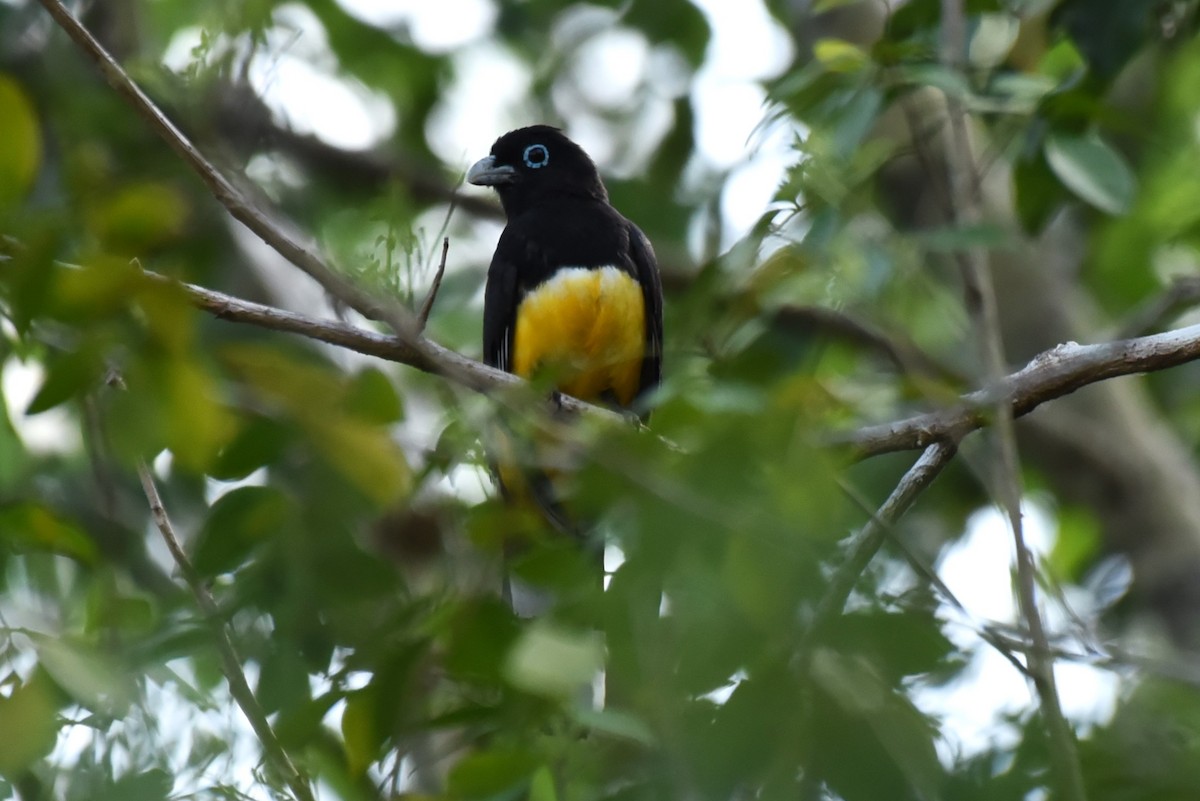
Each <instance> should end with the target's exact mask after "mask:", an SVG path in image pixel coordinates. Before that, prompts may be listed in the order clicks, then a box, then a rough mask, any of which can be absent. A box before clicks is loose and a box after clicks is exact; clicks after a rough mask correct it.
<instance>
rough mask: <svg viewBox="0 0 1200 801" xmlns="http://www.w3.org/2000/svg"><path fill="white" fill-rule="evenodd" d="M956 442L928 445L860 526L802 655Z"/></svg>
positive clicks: (802, 646)
mask: <svg viewBox="0 0 1200 801" xmlns="http://www.w3.org/2000/svg"><path fill="white" fill-rule="evenodd" d="M955 450H956V446H955V444H954V443H952V442H936V443H934V444H933V445H931V446H930V447H928V448H927V449H926V450H925V452H924V453H922V454H921V456H920V458H918V459H917V461H916V462H915V463H914V464H913V466H912V467H910V468H909V469H908V472H907V473H905V474H904V477H903V478H901V479H900V483H899V484H897V485H896V488H895V489H894V490H892V494H891V495H889V496H888V498H887V500H886V501H884V502H883V505H882V506H880V507H879V511H878V512H876V513H875V514H874V515H872V516H871V518H870V519H869V520H868V521H867V523H866V525H864V526H863V527H862V529H860V530H859V532H858V534H856V535H855V536H854V537H853V539H851V540H850V542H849V544H848V545H847V547H846V551H847V554H846V558H845V559H844V560H843V561H842V564H841V565H839V566H838V569H837V571H836V572H835V573H834V574H833V576H832V577H830V579H829V584H828V586H827V587H826V588H825V594H824V595H823V596H821V600H820V602H819V603H818V604H817V610H816V613H815V615H814V619H813V622H812V624H811V625H810V626H809V627H808V628H807V629H806V630H805V632H804V634H803V636H802V637H801V639H800V644H799V646H798V647H797V651H798V652H799V653H800V654H801V659H803V660H805V661H806V662H807V660H809V659H811V658H812V655H813V644H814V643H815V642H816V640H817V638H818V637H820V635H821V634H822V633H823V632H824V631H825V628H826V627H827V626H828V625H830V623H832V621H833V620H834V619H835V618H837V616H838V615H840V614H841V612H842V609H843V608H845V606H846V600H847V599H848V598H849V597H850V593H851V592H852V591H853V590H854V585H855V584H856V583H857V582H858V577H859V576H861V575H862V572H863V571H864V570H866V569H867V565H869V564H870V563H871V560H872V559H874V558H875V554H876V553H878V552H879V549H880V548H881V547H883V543H884V542H885V541H886V540H887V537H888V531H889V530H890V527H891V526H892V525H893V524H894V523H895V522H896V521H897V520H899V519H900V516H901V515H902V514H904V513H905V512H906V511H907V510H908V507H910V506H912V504H913V501H915V500H916V499H917V497H918V496H919V495H920V494H921V493H922V492H924V490H925V488H926V487H928V486H929V485H930V484H931V483H933V480H934V479H935V478H937V476H938V474H939V473H941V472H942V468H944V467H945V466H946V465H947V464H949V463H950V460H951V459H952V458H953V457H954V452H955Z"/></svg>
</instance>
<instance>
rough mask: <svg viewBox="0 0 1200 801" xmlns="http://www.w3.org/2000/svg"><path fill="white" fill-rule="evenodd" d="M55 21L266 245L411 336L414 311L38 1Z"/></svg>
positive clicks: (59, 11) (57, 10)
mask: <svg viewBox="0 0 1200 801" xmlns="http://www.w3.org/2000/svg"><path fill="white" fill-rule="evenodd" d="M39 1H40V2H41V4H42V6H43V7H44V8H45V9H46V10H47V11H48V12H50V15H51V16H52V17H54V20H55V22H57V23H58V24H59V26H60V27H61V28H62V29H63V30H64V31H66V32H67V34H68V35H69V36H70V37H71V39H73V40H74V41H75V43H76V44H77V45H78V46H79V48H80V49H81V50H83V52H84V53H86V54H87V55H88V57H89V58H90V59H91V60H92V61H93V62H94V63H95V64H96V66H97V67H99V68H100V72H101V73H102V74H103V75H104V79H105V80H106V81H108V84H109V85H110V86H111V87H112V88H113V89H115V90H116V91H117V93H118V94H120V95H121V96H122V97H124V98H125V100H126V101H127V102H129V104H130V105H132V106H133V108H134V109H135V110H136V111H137V112H138V114H140V115H141V116H142V118H143V119H144V120H145V121H146V122H147V123H148V124H149V125H150V127H151V128H152V129H153V130H154V132H155V133H157V134H158V135H159V136H160V137H161V138H162V139H163V141H165V142H166V143H167V144H168V145H169V146H170V147H171V149H172V150H174V151H175V153H176V154H177V155H178V156H179V157H180V158H182V159H183V161H184V162H185V163H186V164H187V165H188V166H189V167H191V169H192V171H193V172H195V173H196V175H198V176H199V177H200V180H202V181H203V182H204V184H205V186H207V187H208V189H209V191H210V192H211V193H212V195H213V197H215V198H216V199H217V201H218V202H220V203H221V205H223V206H224V207H225V208H226V210H228V212H229V213H230V215H232V216H233V218H234V219H236V220H237V221H238V222H240V223H242V224H243V225H245V226H246V227H247V228H249V229H250V230H251V231H253V232H254V233H255V234H257V235H258V236H259V237H260V238H261V239H262V240H263V241H264V242H265V243H267V245H269V246H270V247H271V248H273V249H274V250H276V251H277V252H278V253H279V254H280V255H281V256H283V257H284V258H285V259H287V260H288V261H289V262H291V263H292V264H294V265H295V266H296V267H298V268H299V269H300V270H302V271H303V272H305V273H306V274H308V275H309V276H310V277H312V278H313V279H314V280H315V281H316V282H317V283H319V284H320V285H321V286H322V287H323V288H324V289H325V290H326V291H327V292H329V293H330V294H331V295H333V296H334V297H336V298H337V299H338V300H340V301H342V302H343V303H345V304H346V305H347V306H349V307H350V308H352V309H354V310H355V311H357V312H359V313H360V314H362V315H364V316H365V317H368V318H370V319H373V320H381V321H384V322H386V323H387V324H388V325H389V326H391V327H392V329H393V330H394V331H396V333H397V334H399V335H401V336H410V337H411V336H412V333H413V331H414V330H415V324H414V322H413V320H412V319H411V315H409V314H407V312H406V311H405V310H404V309H403V308H401V307H400V305H399V304H397V303H384V302H381V301H379V300H378V299H376V298H372V297H371V296H370V295H369V294H367V293H366V292H364V291H363V290H362V289H360V288H359V287H357V286H355V285H354V284H353V283H351V282H350V281H348V280H347V279H346V278H345V277H343V276H342V275H341V274H340V273H338V272H337V271H336V270H335V269H334V268H333V267H331V266H330V265H329V264H328V263H326V261H325V259H324V258H323V257H322V256H321V255H320V252H319V250H318V248H317V246H316V244H315V243H314V242H312V241H310V240H308V239H307V237H305V236H303V235H302V234H300V233H299V232H297V231H289V230H286V229H285V227H284V225H283V224H282V223H281V222H279V221H278V220H276V219H275V218H274V217H272V216H271V215H269V214H267V213H266V212H264V211H263V210H261V209H259V208H258V207H257V206H255V205H254V204H253V203H251V202H250V201H249V200H248V199H247V198H246V196H245V194H244V193H243V192H242V191H241V190H239V189H238V188H237V187H236V186H234V184H233V182H231V181H230V180H229V179H228V178H226V177H225V176H224V175H223V174H222V173H221V172H220V170H218V169H217V168H216V167H215V166H213V164H212V163H211V162H209V161H208V159H206V158H205V157H204V155H203V154H202V153H201V152H200V151H199V150H198V149H197V148H196V146H195V145H193V144H192V143H191V141H189V140H188V138H187V137H186V136H184V134H183V132H181V131H180V130H179V128H177V127H176V126H175V124H174V123H173V122H171V120H169V119H168V118H167V116H166V115H165V114H163V112H162V111H161V110H160V109H159V108H158V107H157V106H156V105H155V104H154V101H152V100H151V99H150V98H149V97H148V96H147V95H146V93H145V92H143V91H142V89H141V87H140V86H138V85H137V84H136V83H134V81H133V79H132V78H130V77H129V75H128V74H127V73H126V72H125V70H124V69H122V68H121V65H120V64H118V63H117V62H116V60H115V59H114V58H113V57H112V56H111V55H109V53H108V52H107V51H106V50H105V49H104V46H103V45H101V44H100V43H99V42H98V41H96V38H95V37H94V36H92V34H91V32H89V31H88V30H87V28H85V27H84V26H83V25H82V24H81V23H80V22H79V20H77V19H76V18H75V17H74V16H72V14H71V12H70V11H68V10H67V8H66V7H65V6H64V5H63V4H62V3H61V2H60V1H59V0H39Z"/></svg>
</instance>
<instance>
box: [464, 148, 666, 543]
mask: <svg viewBox="0 0 1200 801" xmlns="http://www.w3.org/2000/svg"><path fill="white" fill-rule="evenodd" d="M467 180H468V181H470V182H471V183H473V184H477V185H479V186H491V187H493V188H495V190H496V192H497V193H498V194H499V195H500V202H501V204H502V205H503V206H504V214H505V216H506V217H507V220H508V223H507V225H506V226H505V228H504V232H503V233H502V234H501V235H500V241H499V243H498V244H497V245H496V252H495V254H494V255H493V256H492V263H491V266H490V267H489V269H488V276H487V289H486V292H485V294H484V307H483V358H484V361H485V362H486V363H487V364H489V365H491V366H493V367H498V368H500V369H502V370H506V371H508V372H511V373H515V374H517V375H520V376H523V377H525V378H536V377H538V376H542V375H544V376H546V377H547V379H548V380H549V381H550V383H551V385H552V386H553V387H554V388H555V389H556V390H557V391H559V392H563V393H565V394H568V395H572V396H574V397H577V398H579V399H581V400H586V401H590V402H593V403H599V404H603V405H607V406H611V407H614V408H618V409H623V410H633V411H635V412H638V413H640V414H642V415H644V414H645V412H646V409H645V406H644V404H643V403H642V401H643V399H644V397H645V395H646V394H647V393H648V392H649V391H650V390H651V389H653V388H654V387H655V386H656V385H657V384H658V382H659V378H660V375H661V372H662V331H663V323H662V286H661V282H660V280H659V275H658V265H657V262H656V261H655V258H654V250H653V249H652V248H651V246H650V242H649V241H648V240H647V239H646V236H645V234H643V233H642V231H641V229H639V228H638V227H637V226H636V225H634V224H633V223H632V222H630V221H629V220H627V219H625V218H624V217H623V216H621V214H620V212H618V211H617V210H616V209H615V208H613V207H612V205H610V204H609V202H608V191H607V190H606V189H605V188H604V183H603V182H602V181H601V180H600V175H599V173H598V172H597V171H596V165H595V164H593V163H592V160H591V159H590V158H589V157H588V155H587V153H585V152H584V151H583V149H582V148H581V147H579V145H577V144H575V143H574V142H572V141H571V140H570V139H568V138H567V137H566V136H565V135H564V134H563V132H562V131H560V130H559V129H557V128H553V127H551V126H548V125H534V126H530V127H528V128H520V129H517V130H515V131H510V132H509V133H506V134H504V135H503V136H501V137H500V138H499V139H497V140H496V142H495V144H493V145H492V150H491V153H490V154H489V155H487V156H485V157H484V158H482V159H480V160H479V161H478V162H476V163H475V164H474V165H473V166H472V167H471V169H470V170H469V171H468V172H467ZM498 472H499V476H500V482H501V485H502V488H503V489H504V491H505V492H506V494H509V495H514V494H528V495H532V496H533V499H534V500H535V501H536V502H537V503H538V505H539V506H540V507H541V508H542V509H543V511H545V512H546V514H547V516H548V517H549V518H550V519H551V521H552V522H554V523H555V524H556V525H557V526H558V527H560V528H564V527H567V528H569V526H567V525H566V518H565V516H564V514H563V511H562V508H561V506H560V503H559V501H560V499H559V498H558V497H557V496H556V494H555V492H554V488H553V486H552V482H551V481H550V480H549V479H548V478H547V476H546V474H545V472H544V471H534V472H532V473H531V471H529V470H528V469H525V470H516V469H514V468H513V467H511V466H506V465H504V464H503V463H501V464H500V466H499V471H498Z"/></svg>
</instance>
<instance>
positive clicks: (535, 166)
mask: <svg viewBox="0 0 1200 801" xmlns="http://www.w3.org/2000/svg"><path fill="white" fill-rule="evenodd" d="M521 158H523V159H524V160H525V166H526V167H528V168H529V169H531V170H540V169H541V168H542V167H545V166H546V165H547V164H549V163H550V151H549V150H547V149H546V146H545V145H530V146H529V147H527V148H525V152H524V153H523V154H521Z"/></svg>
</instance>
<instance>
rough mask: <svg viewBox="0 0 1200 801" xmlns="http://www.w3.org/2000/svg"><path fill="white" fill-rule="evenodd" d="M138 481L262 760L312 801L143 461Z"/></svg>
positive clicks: (302, 799)
mask: <svg viewBox="0 0 1200 801" xmlns="http://www.w3.org/2000/svg"><path fill="white" fill-rule="evenodd" d="M137 472H138V478H140V479H141V482H142V491H143V492H145V494H146V500H147V501H149V503H150V513H151V515H153V517H154V525H155V526H157V528H158V531H159V533H160V534H162V538H163V541H164V542H165V543H166V545H167V550H168V551H170V552H171V557H172V558H173V559H174V560H175V564H176V565H177V566H178V567H179V574H180V575H181V576H183V580H184V582H185V583H186V584H187V585H188V587H189V588H190V589H191V591H192V596H193V597H195V599H196V605H197V606H198V607H200V614H201V615H203V617H204V620H205V622H206V623H208V625H209V628H211V629H212V632H213V638H214V639H215V640H216V644H217V653H218V655H219V656H220V658H221V672H222V673H223V674H224V675H225V680H226V681H227V682H229V693H230V695H232V696H233V699H234V700H235V701H236V702H237V705H238V707H240V708H241V710H242V714H243V715H245V716H246V720H247V721H249V722H250V726H251V728H253V729H254V733H255V734H256V735H258V739H259V742H261V743H262V746H263V751H264V752H265V753H266V758H267V760H268V761H269V762H270V764H271V765H272V766H273V767H274V768H275V769H276V770H277V771H279V774H280V775H281V776H282V777H283V780H284V782H285V783H286V784H287V786H288V787H289V788H290V789H291V791H292V795H294V796H295V798H296V801H315V799H314V796H313V792H312V788H311V787H310V786H309V784H308V780H307V779H305V778H304V776H303V775H301V773H300V771H299V770H298V769H297V768H296V766H295V764H294V763H293V762H292V759H291V757H289V756H288V754H287V751H285V750H284V748H283V745H282V744H281V743H280V742H279V738H278V737H277V736H276V735H275V730H274V729H272V728H271V724H270V722H269V721H268V720H267V715H266V713H265V712H264V711H263V708H262V706H261V705H260V704H259V703H258V698H256V697H255V695H254V691H253V690H252V689H250V683H249V682H248V681H247V680H246V674H245V673H244V672H242V660H241V657H239V656H238V652H237V649H236V648H235V647H234V644H233V640H232V639H231V638H230V636H229V630H228V629H227V628H226V626H225V621H224V620H223V618H222V617H221V611H220V609H219V608H218V607H217V602H216V600H215V599H214V598H213V597H212V594H211V593H209V591H208V589H207V588H206V587H205V586H204V581H203V579H201V578H200V575H199V574H198V573H197V572H196V568H195V566H194V565H193V564H192V561H191V559H189V558H188V555H187V553H186V552H185V551H184V550H183V546H182V545H181V544H180V543H179V538H178V537H176V536H175V529H174V527H172V525H171V519H170V517H169V516H168V515H167V510H166V507H164V506H163V502H162V498H161V497H160V496H159V493H158V486H157V484H155V481H154V475H153V474H152V473H151V472H150V468H149V467H148V466H147V465H146V462H145V461H143V460H141V459H139V460H138V464H137Z"/></svg>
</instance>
